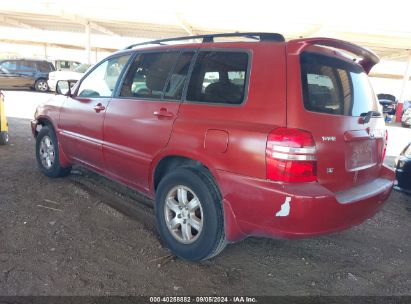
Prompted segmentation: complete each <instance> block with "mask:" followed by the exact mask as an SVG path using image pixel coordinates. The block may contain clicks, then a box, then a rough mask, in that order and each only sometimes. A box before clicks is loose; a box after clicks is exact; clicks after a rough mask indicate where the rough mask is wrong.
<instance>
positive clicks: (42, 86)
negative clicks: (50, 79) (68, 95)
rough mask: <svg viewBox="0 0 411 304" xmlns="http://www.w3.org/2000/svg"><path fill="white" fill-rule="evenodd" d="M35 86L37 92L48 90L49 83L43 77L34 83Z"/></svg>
mask: <svg viewBox="0 0 411 304" xmlns="http://www.w3.org/2000/svg"><path fill="white" fill-rule="evenodd" d="M34 88H35V89H36V91H37V92H48V90H49V85H48V84H47V80H46V79H42V78H41V79H38V80H37V81H36V83H35V84H34Z"/></svg>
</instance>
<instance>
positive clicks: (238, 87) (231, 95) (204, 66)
mask: <svg viewBox="0 0 411 304" xmlns="http://www.w3.org/2000/svg"><path fill="white" fill-rule="evenodd" d="M248 61H249V55H248V53H246V52H232V51H200V52H199V55H198V57H197V60H196V62H195V65H194V69H193V72H192V75H191V79H190V83H189V86H188V90H187V100H188V101H194V102H204V103H221V104H241V103H242V102H243V101H244V98H245V92H246V83H247V72H248Z"/></svg>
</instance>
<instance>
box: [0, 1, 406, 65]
mask: <svg viewBox="0 0 411 304" xmlns="http://www.w3.org/2000/svg"><path fill="white" fill-rule="evenodd" d="M373 3H375V2H371V1H353V0H345V1H344V2H331V1H324V0H311V1H297V0H288V1H286V2H281V3H279V2H277V1H263V0H254V1H252V2H250V1H240V0H237V1H231V0H226V1H224V0H207V1H198V0H197V1H196V0H169V1H167V0H150V1H146V2H143V1H126V0H116V1H101V0H100V1H96V0H91V1H84V0H83V1H80V0H71V1H63V0H37V1H32V0H30V1H29V0H19V1H10V0H0V26H3V27H13V28H20V29H23V30H27V29H29V30H32V31H35V32H36V35H31V38H30V39H27V37H25V39H23V40H25V41H32V42H33V43H39V42H44V43H50V41H49V40H47V39H45V38H44V37H42V35H37V33H42V32H64V33H84V32H85V25H86V24H89V25H90V28H91V33H92V34H97V35H98V34H100V35H105V36H107V37H106V39H104V41H105V42H101V41H100V42H97V41H92V47H99V48H104V49H113V50H114V49H118V48H121V47H123V46H125V45H126V44H128V43H133V42H139V40H137V41H133V39H132V38H146V39H160V38H170V37H177V36H186V35H187V34H189V35H204V34H210V33H226V32H236V31H240V32H244V31H246V32H250V31H256V32H278V33H281V34H283V35H284V36H285V38H286V39H293V38H298V37H314V36H322V37H332V38H339V39H343V40H347V41H350V42H353V43H357V44H360V45H362V46H365V47H368V48H370V49H372V50H373V51H374V52H376V53H377V54H378V55H379V56H380V57H382V58H388V59H397V58H400V59H401V58H405V57H406V56H407V55H408V54H409V53H410V51H409V50H410V49H411V26H409V25H408V24H407V23H406V20H407V19H408V16H407V12H408V9H407V8H403V9H401V7H403V6H404V4H405V3H406V2H402V1H399V0H392V1H390V2H389V3H384V5H382V4H381V5H378V6H377V5H376V4H373ZM111 38H117V39H115V40H112V39H111ZM1 39H6V40H7V39H8V40H10V37H1V35H0V40H1ZM120 41H121V42H120ZM122 41H126V42H122ZM57 43H58V44H60V45H64V44H66V45H69V46H71V47H73V46H74V47H76V46H78V47H81V46H83V47H84V39H80V40H79V41H76V39H74V40H73V39H70V40H68V41H65V42H64V41H59V42H57Z"/></svg>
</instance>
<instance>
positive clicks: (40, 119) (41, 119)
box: [34, 116, 57, 137]
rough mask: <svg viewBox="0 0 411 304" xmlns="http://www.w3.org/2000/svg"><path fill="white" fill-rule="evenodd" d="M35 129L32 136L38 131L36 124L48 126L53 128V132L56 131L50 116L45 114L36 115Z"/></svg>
mask: <svg viewBox="0 0 411 304" xmlns="http://www.w3.org/2000/svg"><path fill="white" fill-rule="evenodd" d="M36 120H37V123H36V129H35V130H34V136H35V137H37V135H38V133H39V131H38V130H37V126H38V125H40V126H42V127H45V126H49V127H51V128H53V130H54V132H56V131H57V130H56V128H55V127H54V124H53V121H52V119H51V118H50V117H47V116H39V117H37V119H36Z"/></svg>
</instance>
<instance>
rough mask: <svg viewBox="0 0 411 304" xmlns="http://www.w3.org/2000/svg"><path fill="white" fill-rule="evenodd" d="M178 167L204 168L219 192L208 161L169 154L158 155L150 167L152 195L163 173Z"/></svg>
mask: <svg viewBox="0 0 411 304" xmlns="http://www.w3.org/2000/svg"><path fill="white" fill-rule="evenodd" d="M179 167H191V168H202V169H204V170H205V172H207V173H208V177H209V178H210V179H212V181H213V182H214V184H215V186H216V187H217V189H218V191H219V192H220V194H221V190H220V189H219V186H218V181H217V178H216V175H215V172H213V169H212V168H211V167H210V166H209V164H208V162H204V161H202V160H198V159H196V158H193V157H191V156H188V155H181V154H169V155H163V156H162V157H159V158H158V159H157V161H156V162H155V163H154V165H153V167H152V170H151V177H150V181H151V183H150V189H151V192H152V194H153V195H154V194H155V192H156V190H157V186H158V184H159V183H160V181H161V178H162V177H164V176H165V174H167V172H169V171H170V170H172V169H175V168H179Z"/></svg>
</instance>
